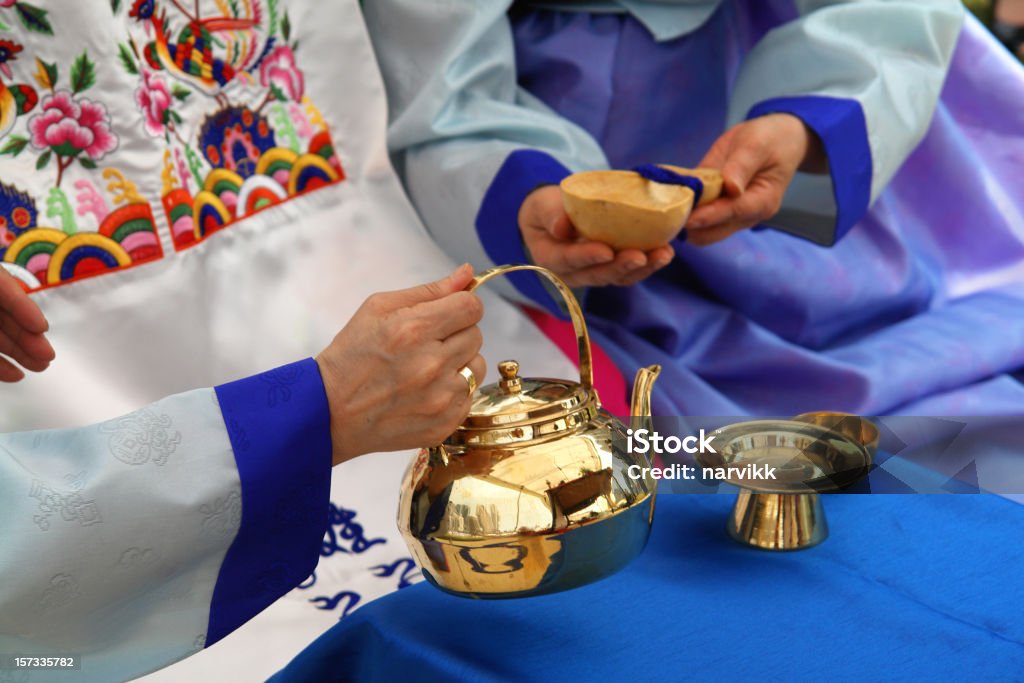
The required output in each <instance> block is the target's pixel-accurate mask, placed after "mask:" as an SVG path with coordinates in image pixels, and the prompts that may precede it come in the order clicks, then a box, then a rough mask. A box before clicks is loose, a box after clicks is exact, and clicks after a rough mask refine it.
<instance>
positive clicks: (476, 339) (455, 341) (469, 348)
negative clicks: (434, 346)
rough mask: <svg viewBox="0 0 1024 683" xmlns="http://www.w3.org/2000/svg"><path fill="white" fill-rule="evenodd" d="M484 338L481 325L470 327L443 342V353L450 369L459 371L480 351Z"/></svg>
mask: <svg viewBox="0 0 1024 683" xmlns="http://www.w3.org/2000/svg"><path fill="white" fill-rule="evenodd" d="M483 342H484V338H483V334H481V332H480V328H479V327H470V328H469V329H466V330H462V331H461V332H459V333H457V334H453V335H452V336H450V337H448V338H447V339H445V340H444V342H443V343H442V344H441V354H442V355H443V356H444V358H445V364H446V366H447V367H448V369H453V370H455V371H456V372H458V370H459V368H461V367H463V366H464V365H467V364H469V362H470V361H471V360H473V359H474V358H476V356H477V355H478V354H479V353H480V347H482V346H483Z"/></svg>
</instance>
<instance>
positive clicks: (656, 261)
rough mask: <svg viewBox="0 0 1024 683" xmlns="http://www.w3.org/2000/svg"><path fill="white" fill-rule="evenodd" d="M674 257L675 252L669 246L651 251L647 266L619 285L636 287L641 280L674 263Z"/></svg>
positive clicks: (632, 273) (648, 253)
mask: <svg viewBox="0 0 1024 683" xmlns="http://www.w3.org/2000/svg"><path fill="white" fill-rule="evenodd" d="M674 256H675V250H674V249H673V248H672V247H671V246H669V245H665V246H664V247H659V248H658V249H655V250H653V251H649V252H647V265H646V266H644V267H643V268H638V269H637V270H634V271H632V272H630V273H629V274H628V275H626V277H625V278H623V279H621V280H620V281H619V282H618V283H617V284H618V285H620V286H622V287H628V286H629V285H635V284H636V283H638V282H640V281H641V280H646V279H647V278H649V277H650V276H651V275H653V274H654V273H656V272H658V271H659V270H661V269H662V268H664V267H665V266H667V265H668V264H670V263H672V258H673V257H674Z"/></svg>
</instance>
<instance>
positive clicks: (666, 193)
mask: <svg viewBox="0 0 1024 683" xmlns="http://www.w3.org/2000/svg"><path fill="white" fill-rule="evenodd" d="M663 166H664V167H665V168H667V169H669V170H671V171H675V172H676V173H682V174H686V175H695V176H697V177H699V178H701V180H702V181H703V182H704V184H705V189H704V195H702V197H701V202H700V203H701V204H704V203H706V202H709V201H713V200H714V199H715V198H716V197H718V195H719V194H720V193H721V191H722V176H721V174H720V173H718V171H710V170H707V169H698V170H697V171H691V170H690V169H684V168H681V167H679V166H669V165H667V164H663ZM705 178H706V179H705ZM561 189H562V203H563V204H564V206H565V211H566V213H567V214H569V218H570V219H571V220H572V222H573V225H575V226H576V229H577V230H578V231H579V233H580V234H581V235H582V236H584V237H586V238H587V239H590V240H594V241H596V242H603V243H605V244H607V245H609V246H611V247H613V248H614V249H642V250H644V251H649V250H651V249H655V248H657V247H660V246H662V245H664V244H668V243H669V242H670V241H672V239H674V238H675V237H676V235H678V234H679V231H680V230H682V229H683V225H685V224H686V219H687V218H689V217H690V212H691V211H692V210H693V197H694V193H693V190H691V189H690V188H688V187H683V186H682V185H668V184H662V183H656V182H653V181H650V180H647V179H646V178H643V177H641V176H640V175H639V174H638V173H635V172H634V171H584V172H582V173H575V174H573V175H571V176H569V177H568V178H566V179H565V180H563V181H562V184H561Z"/></svg>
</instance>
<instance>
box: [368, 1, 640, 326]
mask: <svg viewBox="0 0 1024 683" xmlns="http://www.w3.org/2000/svg"><path fill="white" fill-rule="evenodd" d="M510 4H511V2H509V1H505V2H502V1H500V0H494V1H493V2H478V1H477V0H454V1H451V2H444V3H439V2H422V0H374V1H373V2H368V3H364V5H363V12H364V14H365V17H366V22H367V26H368V28H369V30H370V36H371V38H372V40H373V45H374V50H375V51H376V54H377V59H378V61H379V62H380V65H381V71H382V72H383V75H384V80H385V85H386V86H387V91H388V106H389V110H390V119H391V123H390V128H389V132H388V141H389V145H390V148H391V151H392V154H393V157H394V161H395V166H396V168H397V170H398V172H399V174H400V175H401V176H402V178H403V181H404V182H405V186H406V188H407V190H408V191H409V194H410V195H411V196H412V199H413V201H414V202H415V204H416V206H417V208H418V210H419V212H420V215H421V216H422V217H423V220H424V223H426V225H427V226H428V227H429V228H430V230H431V233H432V235H433V237H434V238H435V239H436V240H437V242H438V243H439V244H440V246H441V247H442V248H443V249H444V250H445V251H446V252H447V253H448V254H450V255H452V256H453V257H455V258H458V259H460V260H468V261H471V262H472V263H474V264H476V265H478V266H480V267H483V266H490V265H495V264H499V263H523V262H528V261H530V260H531V259H530V257H529V255H528V254H527V252H526V249H524V244H523V237H522V236H521V235H522V234H523V233H521V232H520V227H519V223H518V220H517V219H518V218H519V211H520V207H522V205H523V201H524V200H525V199H526V197H527V196H528V195H530V194H531V193H532V192H533V191H534V190H535V189H537V188H538V187H541V186H544V185H547V184H551V183H555V184H557V183H558V182H559V181H561V179H562V178H564V177H565V176H567V175H568V174H569V173H570V172H571V171H579V170H585V169H593V168H604V167H607V161H606V159H605V158H604V154H603V153H602V152H601V149H600V147H599V146H598V145H597V143H596V142H595V141H594V140H593V138H591V137H590V136H589V135H588V134H587V133H586V132H585V131H583V130H582V129H581V128H579V127H578V126H576V125H575V124H573V123H571V122H570V121H567V120H566V119H564V118H562V117H560V116H558V115H557V114H555V113H553V112H552V111H551V110H549V109H548V108H547V107H546V106H545V105H544V104H543V103H541V102H540V101H538V100H537V99H536V98H534V97H532V96H531V95H530V94H529V93H527V92H525V91H524V90H523V89H522V88H520V87H519V86H518V85H517V82H516V72H515V54H514V47H513V42H512V32H511V29H510V26H509V22H508V18H507V17H506V11H507V9H508V7H509V5H510ZM549 189H550V188H549ZM555 192H556V194H557V189H555ZM555 205H556V206H560V200H558V201H557V202H556V203H555ZM549 213H550V212H548V211H544V212H543V213H542V215H537V216H533V215H532V214H531V215H530V216H525V218H529V219H533V220H534V222H535V223H536V224H537V229H533V230H532V231H528V230H527V229H524V233H526V234H527V235H528V236H529V235H533V234H535V233H540V232H542V231H543V229H544V228H548V227H552V229H564V228H567V227H568V226H567V225H563V226H561V227H560V228H558V227H557V226H555V227H553V226H550V225H548V223H550V222H551V221H552V220H553V218H552V217H551V216H550V215H549ZM542 224H543V225H542ZM471 226H472V227H471ZM543 246H544V245H541V246H540V247H538V246H537V245H533V246H532V247H531V248H532V249H534V250H536V249H538V248H543ZM568 252H569V253H568V255H567V256H565V258H569V259H572V260H573V263H576V264H580V263H596V264H599V265H598V267H604V268H611V269H617V268H621V267H623V266H624V265H626V261H627V260H628V258H629V257H632V258H638V259H639V258H642V259H643V262H644V263H645V264H646V262H647V259H646V257H645V256H644V255H643V254H642V252H635V253H634V254H624V255H619V256H616V255H615V254H614V253H612V251H611V249H609V248H608V247H606V246H605V245H601V244H596V243H590V244H588V245H577V246H575V247H573V248H572V249H570V250H568ZM532 256H534V257H535V260H536V261H537V262H538V263H541V264H542V265H547V266H549V267H550V266H552V265H554V264H552V263H551V262H549V261H546V260H545V259H544V258H543V255H542V254H540V253H534V254H532ZM556 270H560V271H564V269H560V268H557V267H556ZM509 281H510V282H512V283H513V285H514V287H515V289H514V290H512V289H505V293H506V294H507V295H510V296H512V297H514V298H517V299H519V300H527V301H533V302H536V303H539V304H541V305H543V306H545V307H547V308H548V309H549V310H551V311H553V312H558V311H559V306H558V304H557V302H556V301H555V300H554V299H552V297H551V296H550V295H549V294H548V292H547V290H546V289H545V288H544V286H543V285H542V284H541V282H540V280H539V279H537V278H536V277H535V276H533V275H532V274H522V273H516V274H513V275H512V276H511V278H509ZM570 284H573V285H578V284H589V283H586V282H570ZM499 286H504V284H501V285H499Z"/></svg>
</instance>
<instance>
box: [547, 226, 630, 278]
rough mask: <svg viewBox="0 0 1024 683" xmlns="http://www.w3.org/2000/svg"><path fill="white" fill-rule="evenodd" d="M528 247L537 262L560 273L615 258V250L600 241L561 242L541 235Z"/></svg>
mask: <svg viewBox="0 0 1024 683" xmlns="http://www.w3.org/2000/svg"><path fill="white" fill-rule="evenodd" d="M529 247H530V253H531V254H532V255H533V257H534V259H535V260H536V261H537V263H539V264H541V265H543V266H545V267H547V268H550V269H551V270H553V271H555V272H556V273H562V274H566V273H571V272H572V271H575V270H580V269H583V268H589V267H591V266H595V265H601V264H606V263H611V262H613V261H614V260H615V250H614V249H612V248H611V247H609V246H608V245H607V244H603V243H601V242H562V241H558V240H555V239H553V238H551V237H550V236H548V235H541V236H539V237H538V239H535V240H534V241H533V242H532V243H531V244H530V245H529Z"/></svg>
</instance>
